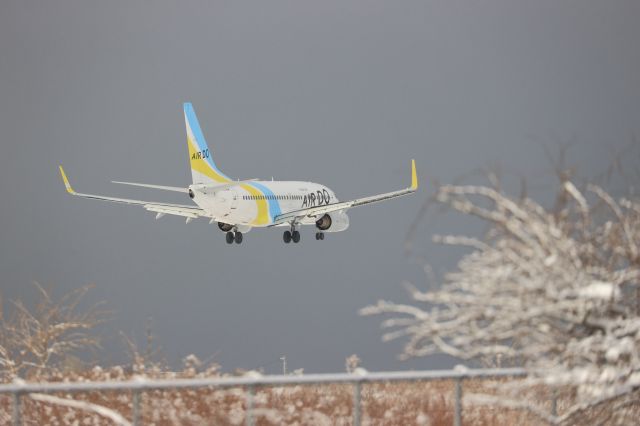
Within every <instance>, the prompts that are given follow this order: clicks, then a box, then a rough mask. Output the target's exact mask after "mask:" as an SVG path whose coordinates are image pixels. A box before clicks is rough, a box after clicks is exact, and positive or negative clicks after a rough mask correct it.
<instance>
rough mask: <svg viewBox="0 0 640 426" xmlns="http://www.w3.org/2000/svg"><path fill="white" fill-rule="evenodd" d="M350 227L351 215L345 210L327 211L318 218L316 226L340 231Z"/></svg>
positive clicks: (327, 230)
mask: <svg viewBox="0 0 640 426" xmlns="http://www.w3.org/2000/svg"><path fill="white" fill-rule="evenodd" d="M348 227H349V216H347V214H346V213H345V212H343V211H337V212H331V213H325V214H324V215H323V216H322V217H321V218H320V219H318V220H316V228H318V229H319V230H321V231H325V232H340V231H344V230H345V229H347V228H348Z"/></svg>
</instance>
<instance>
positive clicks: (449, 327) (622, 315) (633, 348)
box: [360, 180, 640, 422]
mask: <svg viewBox="0 0 640 426" xmlns="http://www.w3.org/2000/svg"><path fill="white" fill-rule="evenodd" d="M587 189H588V190H587V191H586V192H582V191H580V190H579V189H578V187H577V186H576V185H574V184H573V183H572V182H570V181H568V180H564V181H563V182H562V185H561V187H560V191H561V196H560V197H559V198H563V200H564V201H563V203H561V204H559V205H560V207H559V208H560V209H561V211H549V210H547V209H545V208H544V207H543V206H541V205H539V204H538V203H536V202H535V201H533V200H531V199H528V198H524V199H520V200H516V199H513V198H511V197H509V196H507V195H505V194H504V193H502V192H499V191H498V190H496V189H493V188H488V187H483V186H451V185H445V186H442V187H440V188H439V190H438V191H437V193H436V196H435V199H437V200H438V202H439V203H441V204H444V205H447V206H449V207H451V208H453V209H454V210H457V211H459V212H462V213H464V214H467V215H472V216H476V217H479V218H481V219H482V220H484V221H486V222H488V224H489V227H490V229H489V231H488V232H487V234H486V237H485V238H484V239H483V240H479V239H477V238H471V237H466V236H438V237H435V238H434V241H436V242H439V243H444V244H454V245H460V246H464V247H466V248H469V249H471V250H472V251H471V252H470V253H469V254H467V255H465V256H464V257H463V258H462V259H461V260H460V261H459V263H458V266H457V268H456V270H454V271H452V272H450V273H448V274H446V275H445V277H444V283H443V284H442V286H440V287H439V288H437V289H435V290H430V291H424V292H423V291H420V290H419V289H418V288H416V287H415V286H410V287H409V292H410V295H411V297H412V298H413V300H414V302H413V303H411V304H402V303H393V302H389V301H379V302H378V303H377V304H375V305H372V306H368V307H365V308H363V309H362V310H361V311H360V313H361V314H362V315H377V314H384V315H386V316H389V318H388V319H386V320H385V321H384V322H383V323H382V326H383V328H385V329H387V332H386V333H385V334H384V336H383V340H385V341H388V340H393V339H399V338H403V339H406V340H405V345H404V349H403V352H402V354H401V358H405V359H406V358H411V357H420V356H426V355H430V354H434V353H447V354H450V355H452V356H455V357H457V358H460V359H467V360H473V359H487V358H490V359H491V358H500V359H501V360H503V361H506V362H510V363H513V364H519V365H523V366H525V367H528V368H530V369H531V371H532V374H531V376H530V379H529V380H528V381H526V385H530V386H531V385H539V384H542V385H545V386H551V387H567V386H569V387H572V388H573V389H575V406H574V409H575V410H578V411H584V410H585V409H587V408H588V407H591V406H593V404H599V402H598V401H600V400H601V399H602V398H611V397H615V398H620V397H623V396H624V395H628V394H630V393H633V392H635V391H636V390H637V389H639V388H640V316H639V313H640V300H639V297H640V288H639V282H640V256H639V255H638V245H639V244H640V203H638V201H634V200H632V199H629V198H624V199H621V200H615V199H614V197H613V196H611V195H610V194H608V193H607V192H605V191H604V190H603V189H602V188H600V187H598V186H595V185H589V186H588V187H587ZM523 386H524V385H523ZM518 388H519V389H521V388H522V386H520V385H519V386H518ZM516 400H517V399H516ZM520 403H521V402H517V404H520ZM592 403H593V404H592ZM514 404H516V403H515V402H514ZM517 404H516V405H517ZM585 407H586V408H585ZM636 408H638V407H636ZM530 411H531V410H530ZM534 411H535V410H534ZM568 412H571V409H569V411H568ZM563 419H564V418H558V419H556V420H558V421H559V422H562V421H564V420H563ZM547 420H548V419H547Z"/></svg>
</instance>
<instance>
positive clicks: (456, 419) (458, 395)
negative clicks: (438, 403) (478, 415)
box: [453, 377, 462, 426]
mask: <svg viewBox="0 0 640 426" xmlns="http://www.w3.org/2000/svg"><path fill="white" fill-rule="evenodd" d="M454 404H455V406H454V410H455V411H454V413H453V424H454V426H461V425H462V377H457V378H456V387H455V402H454Z"/></svg>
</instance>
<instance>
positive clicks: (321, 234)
mask: <svg viewBox="0 0 640 426" xmlns="http://www.w3.org/2000/svg"><path fill="white" fill-rule="evenodd" d="M316 240H324V232H316Z"/></svg>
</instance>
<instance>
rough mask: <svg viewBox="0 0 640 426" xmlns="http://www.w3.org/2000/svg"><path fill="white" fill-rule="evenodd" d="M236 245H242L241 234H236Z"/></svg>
mask: <svg viewBox="0 0 640 426" xmlns="http://www.w3.org/2000/svg"><path fill="white" fill-rule="evenodd" d="M235 239H236V244H240V243H242V232H236V238H235Z"/></svg>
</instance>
